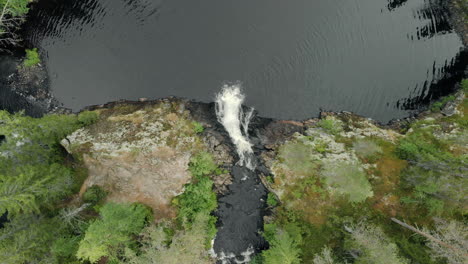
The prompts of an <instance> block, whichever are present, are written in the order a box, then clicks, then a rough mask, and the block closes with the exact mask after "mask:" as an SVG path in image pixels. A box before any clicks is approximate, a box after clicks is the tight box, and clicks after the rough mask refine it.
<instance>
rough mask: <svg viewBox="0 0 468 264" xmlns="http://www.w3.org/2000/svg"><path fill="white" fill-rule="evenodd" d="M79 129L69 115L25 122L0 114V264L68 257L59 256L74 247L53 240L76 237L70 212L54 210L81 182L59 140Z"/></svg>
mask: <svg viewBox="0 0 468 264" xmlns="http://www.w3.org/2000/svg"><path fill="white" fill-rule="evenodd" d="M83 125H84V124H83V123H82V122H81V121H80V120H79V117H78V116H75V115H47V116H44V117H42V118H31V117H27V116H24V115H23V114H21V113H18V114H9V113H8V112H6V111H0V135H3V136H4V137H5V140H4V141H3V142H2V143H1V144H0V153H1V154H0V212H1V214H3V213H4V212H8V218H9V220H10V222H9V223H8V224H7V225H6V227H5V228H3V229H1V233H2V234H1V235H0V237H2V238H3V239H1V240H0V256H1V257H0V258H1V259H2V260H4V263H15V264H17V263H26V262H28V263H30V261H31V260H35V261H43V263H61V262H62V261H63V260H64V259H68V260H71V259H73V258H74V257H73V256H72V257H71V258H69V256H66V257H64V256H63V255H64V254H65V253H64V252H66V251H67V250H68V251H73V250H75V249H76V243H75V245H74V246H75V248H74V249H73V247H72V246H73V243H68V244H67V245H68V247H67V246H66V245H65V244H64V245H62V243H58V242H57V239H62V240H63V237H70V238H71V237H79V236H80V233H81V230H80V228H78V227H77V226H76V225H75V224H77V223H78V222H79V223H80V225H81V222H80V221H75V220H77V219H75V216H76V215H75V214H74V213H73V210H71V211H67V212H66V213H63V212H64V210H62V209H59V207H60V203H61V202H63V201H64V199H65V198H66V197H68V196H69V195H70V194H72V193H74V192H76V191H77V190H78V187H79V186H80V185H81V182H82V180H83V178H82V177H81V176H80V171H79V169H78V168H73V167H71V166H69V165H68V164H67V161H66V159H65V158H64V156H63V154H62V153H63V152H62V148H61V146H60V144H59V141H60V140H61V139H62V138H64V137H65V136H66V135H67V134H69V133H71V132H72V131H74V130H76V129H78V128H80V127H82V126H83ZM62 216H63V217H62ZM75 242H76V241H75ZM53 248H55V250H52V249H53ZM41 263H42V262H41ZM62 263H63V262H62Z"/></svg>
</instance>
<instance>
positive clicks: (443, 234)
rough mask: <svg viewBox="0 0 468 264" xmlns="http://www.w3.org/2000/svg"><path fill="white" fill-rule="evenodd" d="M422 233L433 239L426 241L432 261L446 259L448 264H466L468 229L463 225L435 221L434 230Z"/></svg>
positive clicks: (426, 230) (454, 222) (453, 222)
mask: <svg viewBox="0 0 468 264" xmlns="http://www.w3.org/2000/svg"><path fill="white" fill-rule="evenodd" d="M424 231H425V233H427V234H430V235H431V236H432V237H433V238H434V239H428V242H429V243H428V246H429V248H430V249H431V250H432V252H433V253H434V255H433V258H434V259H440V258H442V259H446V260H447V262H448V263H449V264H461V263H468V253H467V252H468V228H467V226H466V225H465V224H462V223H460V222H457V221H455V220H452V221H450V222H447V221H444V220H442V219H436V229H435V230H433V231H430V230H428V229H425V230H424ZM429 237H430V236H429Z"/></svg>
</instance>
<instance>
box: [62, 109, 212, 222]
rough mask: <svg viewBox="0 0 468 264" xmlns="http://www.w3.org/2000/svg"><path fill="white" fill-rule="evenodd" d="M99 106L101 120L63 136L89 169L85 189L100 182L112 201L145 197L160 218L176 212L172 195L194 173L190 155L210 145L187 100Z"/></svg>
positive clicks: (143, 199) (147, 203) (188, 180)
mask: <svg viewBox="0 0 468 264" xmlns="http://www.w3.org/2000/svg"><path fill="white" fill-rule="evenodd" d="M96 111H97V112H99V120H98V121H97V122H96V123H94V124H93V125H91V126H88V127H85V128H82V129H79V130H77V131H75V132H74V133H73V134H71V135H69V136H68V137H67V138H66V139H64V140H63V141H62V145H63V146H64V147H65V148H66V149H67V151H68V152H69V153H71V154H72V155H73V156H74V157H75V158H77V159H78V160H81V161H82V162H83V163H84V165H85V167H86V168H87V170H88V178H87V179H86V181H85V183H84V184H83V186H82V188H81V192H80V193H81V194H83V193H84V192H85V190H86V189H87V188H88V187H90V186H93V185H98V186H101V187H102V188H104V189H105V190H106V191H108V192H109V196H108V198H107V199H108V200H110V201H114V202H141V203H144V204H146V205H148V206H150V207H151V208H153V211H154V214H155V217H156V218H162V217H174V216H175V211H174V209H173V208H172V207H171V201H172V199H173V198H174V197H175V196H177V195H179V194H181V193H182V192H183V191H184V185H185V184H187V183H189V182H190V180H191V178H192V175H191V174H190V172H189V171H188V166H189V162H190V158H191V156H192V155H193V154H195V153H198V152H200V151H209V149H208V147H207V144H206V143H205V141H206V140H204V139H203V138H202V136H200V135H199V134H198V133H197V131H196V129H195V127H194V126H195V124H194V122H193V119H192V117H191V115H190V113H189V111H188V110H186V109H185V105H184V102H183V101H181V100H161V101H156V102H148V103H144V104H141V103H140V104H128V103H122V104H116V105H112V106H110V107H104V108H101V109H97V110H96Z"/></svg>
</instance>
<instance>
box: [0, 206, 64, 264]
mask: <svg viewBox="0 0 468 264" xmlns="http://www.w3.org/2000/svg"><path fill="white" fill-rule="evenodd" d="M62 230H63V229H62V225H61V223H60V221H58V220H57V219H55V218H52V219H48V218H45V217H38V216H34V215H21V216H19V217H16V218H14V219H13V220H12V221H11V222H9V223H7V224H6V225H5V227H4V228H2V229H0V259H1V263H4V264H23V263H56V262H54V261H53V256H52V255H51V254H50V245H51V243H53V241H54V240H55V239H56V237H57V235H59V234H60V233H61V232H62Z"/></svg>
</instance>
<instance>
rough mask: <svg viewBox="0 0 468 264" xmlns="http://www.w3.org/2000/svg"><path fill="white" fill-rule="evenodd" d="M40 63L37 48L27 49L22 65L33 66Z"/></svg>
mask: <svg viewBox="0 0 468 264" xmlns="http://www.w3.org/2000/svg"><path fill="white" fill-rule="evenodd" d="M39 63H41V58H40V57H39V52H38V51H37V48H34V49H27V50H26V57H25V58H24V61H23V65H24V66H25V67H27V68H29V67H33V66H36V65H38V64H39Z"/></svg>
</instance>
